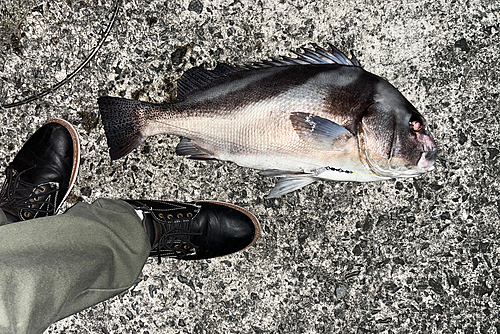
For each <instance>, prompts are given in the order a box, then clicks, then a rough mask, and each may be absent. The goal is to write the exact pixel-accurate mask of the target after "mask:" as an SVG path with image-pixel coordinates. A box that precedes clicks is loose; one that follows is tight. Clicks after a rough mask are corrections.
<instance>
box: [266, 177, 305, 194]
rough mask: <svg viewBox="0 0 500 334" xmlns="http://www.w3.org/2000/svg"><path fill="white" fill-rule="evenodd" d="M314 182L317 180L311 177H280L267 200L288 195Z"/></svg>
mask: <svg viewBox="0 0 500 334" xmlns="http://www.w3.org/2000/svg"><path fill="white" fill-rule="evenodd" d="M314 181H315V179H314V178H313V177H309V176H286V177H280V178H279V179H278V182H277V183H276V185H275V186H274V188H273V189H272V190H271V192H270V193H269V195H267V198H276V197H280V196H282V195H284V194H288V193H289V192H292V191H295V190H297V189H300V188H302V187H305V186H307V185H308V184H311V183H313V182H314Z"/></svg>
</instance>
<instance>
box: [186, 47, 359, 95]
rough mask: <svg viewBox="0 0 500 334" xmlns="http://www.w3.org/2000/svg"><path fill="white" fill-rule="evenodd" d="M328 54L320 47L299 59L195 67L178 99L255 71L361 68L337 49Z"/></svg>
mask: <svg viewBox="0 0 500 334" xmlns="http://www.w3.org/2000/svg"><path fill="white" fill-rule="evenodd" d="M331 48H332V51H331V52H328V51H326V50H325V49H323V48H320V47H319V46H316V47H315V50H314V51H313V50H310V49H304V52H302V53H300V52H295V54H296V55H297V58H290V57H281V59H272V60H264V61H262V62H259V63H255V64H252V65H244V66H230V65H227V64H221V63H219V64H217V67H215V68H214V69H213V70H206V69H204V68H203V67H193V68H191V69H189V70H187V71H186V72H185V73H184V74H183V75H182V77H181V78H180V79H179V81H178V82H177V98H178V99H180V100H184V99H185V98H186V97H187V96H189V95H190V94H193V93H195V92H197V91H200V90H202V89H204V88H208V87H209V86H211V85H213V84H216V83H217V82H219V80H221V81H223V80H224V78H225V77H227V76H229V75H230V74H233V73H236V72H241V71H250V70H254V69H261V68H269V67H282V66H300V65H326V64H339V65H345V66H360V65H359V62H358V61H357V60H356V58H354V57H352V58H351V59H349V58H348V57H347V56H346V55H345V54H344V53H342V52H341V51H340V50H338V49H337V48H335V47H333V46H332V47H331Z"/></svg>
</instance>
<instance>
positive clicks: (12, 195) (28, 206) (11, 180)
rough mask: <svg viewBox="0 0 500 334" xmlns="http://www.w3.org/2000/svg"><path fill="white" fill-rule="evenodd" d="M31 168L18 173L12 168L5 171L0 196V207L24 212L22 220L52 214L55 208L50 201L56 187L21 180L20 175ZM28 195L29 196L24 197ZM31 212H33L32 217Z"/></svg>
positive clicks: (55, 191)
mask: <svg viewBox="0 0 500 334" xmlns="http://www.w3.org/2000/svg"><path fill="white" fill-rule="evenodd" d="M35 167H36V166H33V167H31V168H28V169H26V170H24V171H22V172H20V173H18V172H16V171H15V170H14V169H13V168H12V167H10V166H9V167H7V169H6V179H5V182H4V185H3V187H2V192H1V194H0V206H1V207H11V208H14V209H16V210H19V212H21V210H22V211H24V214H23V216H24V218H34V217H36V216H37V215H38V214H40V213H42V214H46V215H48V214H53V213H54V212H55V209H56V208H55V206H54V204H53V203H52V202H51V201H50V200H51V197H52V196H51V195H52V194H54V193H57V190H58V189H57V187H51V186H49V185H36V184H32V183H29V182H26V181H23V180H22V179H21V177H22V175H23V174H24V173H25V172H27V171H29V170H31V169H33V168H35ZM24 194H29V195H27V196H26V195H24ZM31 212H34V214H33V215H32V213H31Z"/></svg>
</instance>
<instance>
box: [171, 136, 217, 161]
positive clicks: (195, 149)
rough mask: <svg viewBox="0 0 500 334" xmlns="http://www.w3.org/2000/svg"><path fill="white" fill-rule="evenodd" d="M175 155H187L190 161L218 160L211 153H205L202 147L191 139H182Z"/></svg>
mask: <svg viewBox="0 0 500 334" xmlns="http://www.w3.org/2000/svg"><path fill="white" fill-rule="evenodd" d="M175 153H177V154H178V155H187V156H188V158H189V159H196V160H214V159H216V158H215V157H214V156H213V155H212V154H210V153H209V152H206V151H204V150H203V149H202V148H201V147H199V146H198V145H196V144H195V142H194V141H192V140H191V139H189V138H181V141H180V142H179V144H177V147H176V148H175Z"/></svg>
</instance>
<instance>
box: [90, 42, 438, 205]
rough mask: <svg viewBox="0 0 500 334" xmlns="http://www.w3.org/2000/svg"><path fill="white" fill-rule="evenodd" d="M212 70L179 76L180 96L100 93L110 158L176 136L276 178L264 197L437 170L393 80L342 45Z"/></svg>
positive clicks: (419, 124) (190, 151) (189, 149)
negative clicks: (155, 98) (153, 98)
mask: <svg viewBox="0 0 500 334" xmlns="http://www.w3.org/2000/svg"><path fill="white" fill-rule="evenodd" d="M295 54H296V56H294V57H280V58H274V59H270V60H264V61H262V62H259V63H254V64H250V65H242V66H231V65H228V64H222V63H219V64H217V66H216V67H215V68H214V69H212V70H208V69H205V68H203V67H193V68H191V69H189V70H187V71H186V72H185V73H184V74H183V75H182V77H181V78H180V79H179V81H178V82H177V100H178V101H177V102H174V103H169V104H154V103H149V102H143V101H137V100H130V99H125V98H119V97H110V96H103V97H99V98H98V105H99V111H100V115H101V120H102V123H103V126H104V131H105V134H106V139H107V143H108V146H109V153H110V156H111V159H112V160H116V159H119V158H121V157H123V156H125V155H127V154H128V153H129V152H130V151H132V150H133V149H134V148H136V147H137V146H139V145H140V144H141V143H142V142H144V140H145V139H146V138H147V137H150V136H155V135H158V134H171V135H177V136H179V137H180V138H181V139H180V142H179V143H178V145H177V147H176V153H177V154H178V155H181V156H187V157H188V158H191V159H198V160H211V159H218V160H223V161H231V162H233V163H236V164H237V165H239V166H242V167H248V168H253V169H257V170H260V171H261V172H260V174H261V175H263V176H272V177H277V183H276V185H275V187H274V188H273V189H272V190H271V192H270V193H269V195H268V196H267V197H268V198H276V197H279V196H282V195H284V194H287V193H290V192H292V191H295V190H298V189H300V188H302V187H305V186H307V185H309V184H311V183H313V182H315V181H317V180H321V179H323V180H334V181H354V182H370V181H380V180H388V179H393V178H406V177H415V176H418V175H421V174H423V173H426V172H429V171H432V170H433V169H434V162H435V160H436V152H437V145H436V143H435V140H434V138H433V136H432V134H431V133H430V131H429V130H428V126H427V122H426V120H425V119H424V117H423V116H422V115H421V114H420V113H419V112H418V111H417V109H416V108H415V107H414V106H413V105H412V104H411V103H410V102H409V101H408V100H407V99H406V98H405V97H404V96H403V95H402V94H401V93H400V92H399V91H398V90H397V89H396V88H395V87H394V86H392V85H391V84H390V83H389V82H388V81H386V80H385V79H383V78H381V77H379V76H377V75H375V74H372V73H370V72H368V71H366V70H364V69H363V68H362V67H361V65H360V64H359V62H358V61H357V59H356V58H355V57H351V58H349V57H347V56H346V55H345V54H344V53H342V52H341V51H339V50H338V49H337V48H335V47H332V48H331V51H327V50H325V49H323V48H321V47H319V46H317V47H315V48H314V50H313V49H303V50H302V51H300V52H296V53H295Z"/></svg>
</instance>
